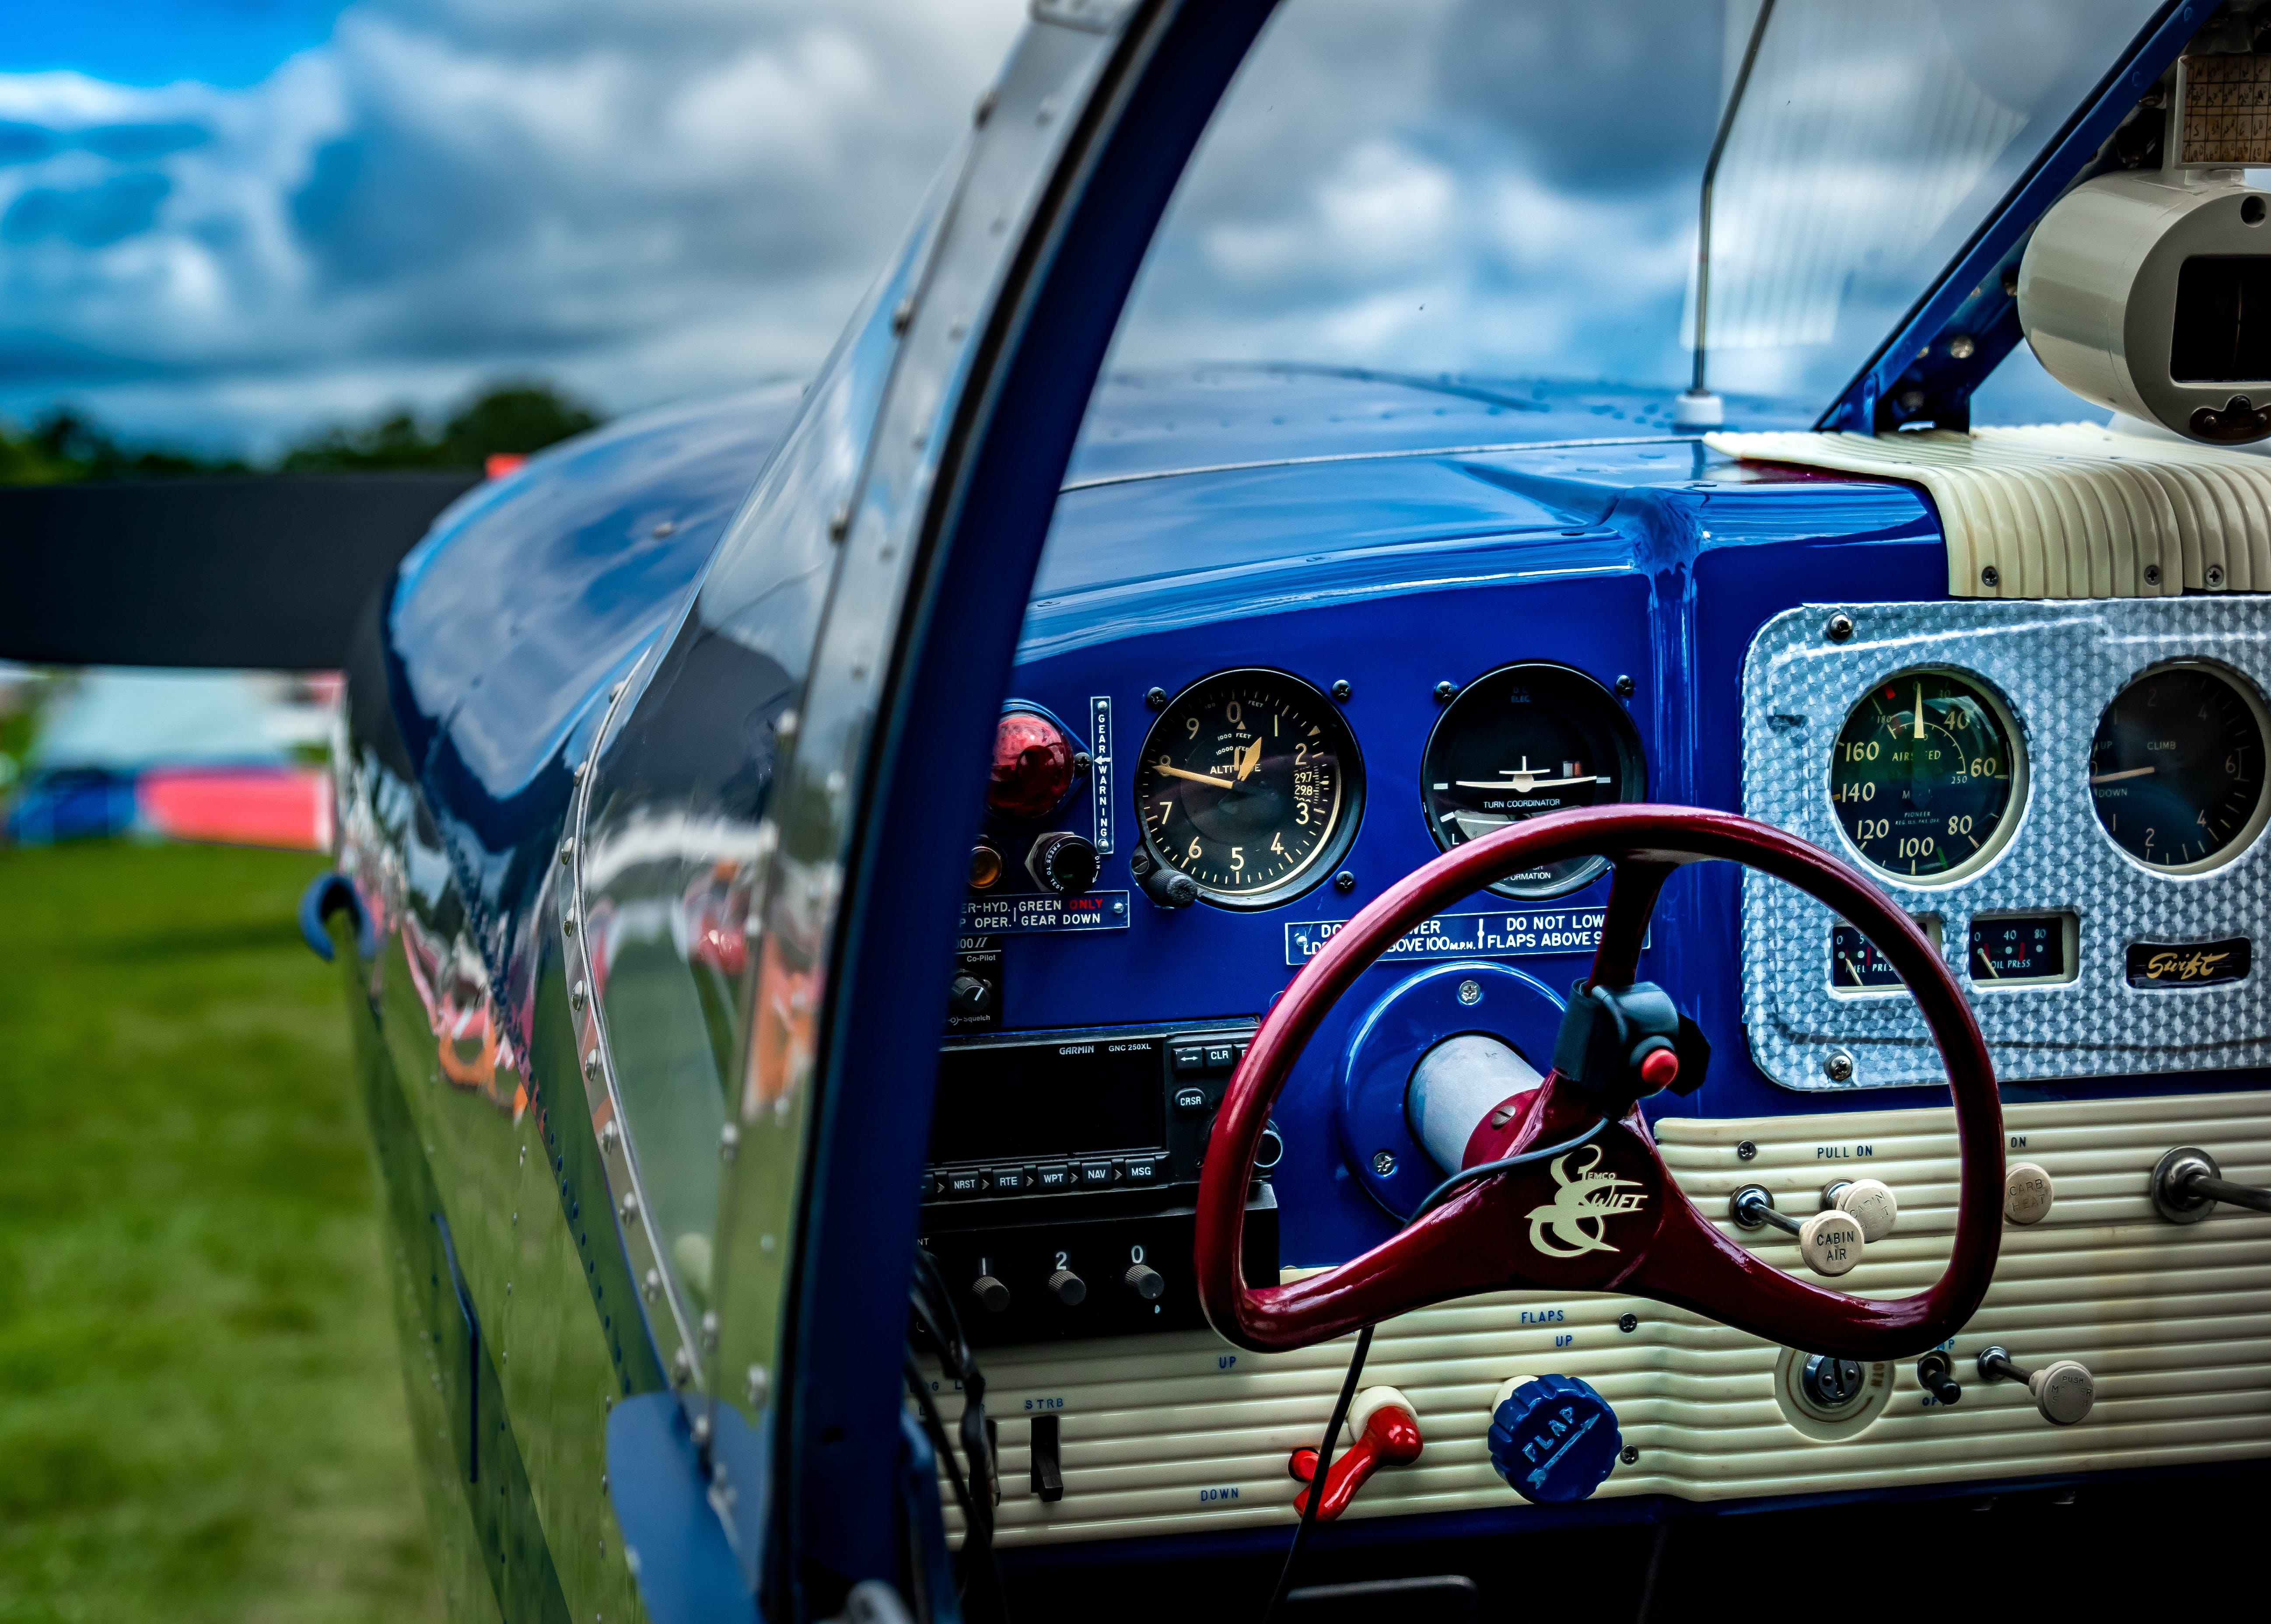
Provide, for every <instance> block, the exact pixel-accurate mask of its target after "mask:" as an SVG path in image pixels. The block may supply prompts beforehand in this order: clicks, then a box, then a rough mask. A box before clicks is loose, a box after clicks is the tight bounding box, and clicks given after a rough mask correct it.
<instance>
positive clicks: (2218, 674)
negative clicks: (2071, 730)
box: [2081, 655, 2271, 880]
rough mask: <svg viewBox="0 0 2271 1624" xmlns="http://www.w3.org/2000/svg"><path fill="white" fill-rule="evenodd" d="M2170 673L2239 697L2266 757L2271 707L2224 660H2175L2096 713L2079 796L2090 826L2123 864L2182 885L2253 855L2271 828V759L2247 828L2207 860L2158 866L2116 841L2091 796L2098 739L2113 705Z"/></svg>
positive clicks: (2145, 672)
mask: <svg viewBox="0 0 2271 1624" xmlns="http://www.w3.org/2000/svg"><path fill="white" fill-rule="evenodd" d="M2166 671H2200V672H2205V673H2206V674H2208V675H2209V676H2211V677H2215V678H2217V679H2219V680H2221V681H2222V682H2223V684H2224V686H2225V687H2227V688H2229V689H2232V690H2233V691H2234V692H2236V693H2237V694H2238V696H2239V699H2240V703H2241V704H2245V706H2246V707H2247V709H2248V712H2249V714H2250V715H2252V716H2253V717H2254V719H2255V730H2256V736H2257V737H2258V738H2260V740H2262V741H2263V748H2264V749H2265V750H2266V751H2267V752H2271V705H2267V704H2265V703H2264V699H2263V696H2262V694H2261V693H2260V692H2259V691H2258V690H2257V689H2256V686H2255V684H2254V683H2253V682H2251V681H2249V680H2248V678H2247V676H2246V674H2245V673H2243V672H2240V671H2237V670H2235V669H2234V668H2233V667H2230V666H2227V665H2225V664H2224V663H2223V661H2222V660H2220V659H2199V658H2195V657H2193V656H2189V655H2185V656H2179V657H2178V658H2177V659H2161V660H2156V661H2154V662H2153V664H2151V665H2149V666H2146V667H2141V668H2140V669H2139V670H2137V671H2134V672H2133V673H2131V674H2130V675H2129V676H2128V677H2127V678H2126V679H2125V680H2124V681H2123V682H2122V684H2121V686H2120V687H2118V688H2117V689H2114V690H2113V693H2112V695H2111V697H2109V698H2108V699H2107V700H2106V702H2105V703H2104V704H2102V705H2100V706H2099V707H2098V709H2097V720H2096V724H2095V725H2094V726H2092V727H2091V728H2090V730H2089V751H2088V753H2087V754H2085V755H2084V756H2082V758H2081V771H2082V786H2081V793H2082V794H2083V795H2084V796H2085V797H2087V798H2088V800H2089V821H2090V823H2092V824H2094V825H2095V826H2096V830H2097V833H2098V838H2100V839H2102V840H2103V841H2104V842H2105V843H2106V844H2107V845H2108V846H2111V847H2112V848H2113V849H2114V851H2115V852H2117V853H2119V854H2120V856H2121V858H2122V860H2124V861H2126V862H2129V863H2133V864H2134V865H2135V866H2136V867H2138V868H2141V869H2143V870H2144V871H2145V872H2146V873H2147V874H2149V875H2156V876H2158V877H2160V878H2162V879H2171V880H2180V879H2185V878H2188V877H2190V876H2192V875H2202V874H2213V873H2215V871H2216V870H2217V869H2219V868H2226V867H2228V866H2229V865H2230V864H2232V863H2235V862H2237V861H2238V860H2239V859H2241V858H2242V857H2245V855H2246V854H2247V853H2248V852H2250V851H2251V850H2252V849H2253V847H2254V846H2255V843H2256V842H2257V841H2258V840H2260V838H2262V836H2263V831H2264V829H2265V828H2266V827H2267V826H2271V756H2267V760H2266V762H2265V764H2264V773H2263V778H2262V780H2261V783H2260V786H2259V787H2258V788H2257V790H2256V792H2255V809H2254V810H2253V811H2252V812H2251V813H2249V814H2248V816H2247V822H2246V823H2243V824H2242V825H2240V830H2239V832H2238V833H2237V834H2236V835H2234V836H2233V837H2232V838H2231V839H2230V841H2229V842H2228V843H2227V844H2226V845H2225V846H2223V849H2222V850H2220V851H2215V852H2211V853H2208V855H2207V856H2206V857H2200V858H2195V859H2193V860H2192V861H2191V862H2188V863H2156V862H2148V860H2145V859H2144V858H2142V857H2140V856H2138V855H2137V853H2134V852H2133V851H2131V850H2130V849H2129V848H2128V847H2127V846H2124V845H2122V844H2121V842H2120V841H2118V840H2117V839H2115V838H2113V831H2111V830H2110V829H2108V828H2106V826H2105V817H2104V815H2103V813H2101V812H2100V811H2099V810H2098V803H2097V797H2096V795H2094V794H2091V793H2090V791H2089V770H2090V767H2091V766H2092V764H2094V763H2095V762H2096V758H2097V740H2098V736H2099V734H2102V733H2103V732H2104V730H2105V719H2106V717H2107V716H2109V715H2111V713H2112V710H2113V707H2114V706H2115V705H2117V704H2120V703H2121V697H2122V696H2123V695H2124V694H2126V693H2127V692H2128V691H2129V690H2130V689H2133V688H2134V687H2136V686H2137V684H2139V683H2140V682H2144V681H2145V680H2146V679H2147V678H2148V677H2156V676H2159V675H2160V674H2162V673H2163V672H2166Z"/></svg>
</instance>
